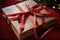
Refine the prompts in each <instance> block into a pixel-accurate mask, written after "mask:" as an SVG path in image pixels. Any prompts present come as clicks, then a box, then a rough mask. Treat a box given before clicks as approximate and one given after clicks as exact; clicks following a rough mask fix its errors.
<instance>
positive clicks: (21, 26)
mask: <svg viewBox="0 0 60 40" xmlns="http://www.w3.org/2000/svg"><path fill="white" fill-rule="evenodd" d="M23 29H24V15H23V16H22V18H21V25H20V30H23Z"/></svg>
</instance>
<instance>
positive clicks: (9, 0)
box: [0, 0, 20, 8]
mask: <svg viewBox="0 0 60 40" xmlns="http://www.w3.org/2000/svg"><path fill="white" fill-rule="evenodd" d="M19 2H20V1H18V0H3V1H1V2H0V8H3V7H7V6H10V5H13V4H16V3H19Z"/></svg>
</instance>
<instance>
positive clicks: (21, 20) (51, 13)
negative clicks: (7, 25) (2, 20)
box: [8, 4, 59, 40]
mask: <svg viewBox="0 0 60 40" xmlns="http://www.w3.org/2000/svg"><path fill="white" fill-rule="evenodd" d="M26 7H27V8H28V9H29V12H31V13H32V14H34V22H33V23H34V35H35V38H36V39H37V40H38V36H37V33H36V28H37V24H36V15H37V14H40V15H41V16H42V24H44V22H45V20H44V17H45V16H53V17H57V16H58V14H57V12H55V11H54V10H52V9H50V8H47V7H43V6H42V7H41V8H38V9H35V10H34V9H33V8H30V6H29V4H26ZM43 9H45V10H46V11H48V12H49V13H50V14H42V13H41V12H40V11H41V10H43ZM26 13H28V12H24V13H18V14H9V15H8V16H13V17H14V16H17V17H15V18H10V19H9V20H11V21H14V20H18V19H19V18H21V19H20V22H21V26H20V29H21V30H22V29H23V28H24V17H25V16H26ZM53 13H54V14H55V15H54V14H53ZM28 14H29V13H28ZM58 17H59V16H58Z"/></svg>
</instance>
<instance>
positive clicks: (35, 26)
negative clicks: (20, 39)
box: [34, 14, 38, 40]
mask: <svg viewBox="0 0 60 40" xmlns="http://www.w3.org/2000/svg"><path fill="white" fill-rule="evenodd" d="M36 28H37V25H36V15H35V14H34V35H35V38H36V39H37V40H38V36H37V33H36Z"/></svg>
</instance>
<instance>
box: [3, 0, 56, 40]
mask: <svg viewBox="0 0 60 40" xmlns="http://www.w3.org/2000/svg"><path fill="white" fill-rule="evenodd" d="M27 2H29V5H30V8H32V7H33V6H36V5H37V3H35V2H34V1H32V0H31V1H30V0H29V1H24V2H21V3H17V4H15V5H11V6H8V7H4V8H2V10H3V12H4V13H5V14H6V15H7V17H8V19H9V20H10V22H11V24H10V25H11V27H12V29H13V31H14V32H15V34H16V36H17V37H18V39H19V40H23V39H25V38H27V37H29V36H31V35H33V31H34V30H33V28H34V24H33V21H34V17H33V16H34V15H33V14H30V13H31V12H30V11H29V9H28V8H27V7H26V3H27ZM39 8H40V6H39ZM37 9H38V8H37ZM40 12H41V13H44V14H49V12H48V11H46V10H45V9H42V10H40ZM12 14H14V15H12ZM22 14H24V15H26V17H25V16H24V21H23V22H24V30H23V31H21V29H20V26H21V18H22ZM8 15H10V16H8ZM44 20H45V22H44V23H43V24H42V17H41V16H40V15H39V14H37V18H36V21H37V24H38V26H39V27H37V28H39V29H44V30H47V29H49V28H50V27H52V26H53V25H54V24H55V17H44ZM42 25H43V27H42ZM51 25H52V26H51Z"/></svg>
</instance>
